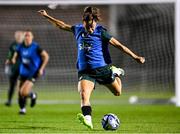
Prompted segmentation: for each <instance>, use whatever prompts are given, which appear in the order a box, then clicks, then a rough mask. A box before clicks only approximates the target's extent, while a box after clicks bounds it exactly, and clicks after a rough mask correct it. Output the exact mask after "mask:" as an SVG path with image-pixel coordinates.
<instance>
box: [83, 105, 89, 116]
mask: <svg viewBox="0 0 180 134" xmlns="http://www.w3.org/2000/svg"><path fill="white" fill-rule="evenodd" d="M81 110H82V113H83V115H84V116H86V115H91V112H92V109H91V106H82V107H81Z"/></svg>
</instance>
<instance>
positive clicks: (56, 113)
mask: <svg viewBox="0 0 180 134" xmlns="http://www.w3.org/2000/svg"><path fill="white" fill-rule="evenodd" d="M37 87H38V86H37ZM6 88H7V87H2V88H1V89H3V90H1V91H0V99H1V100H0V133H75V134H78V133H86V134H87V133H94V134H98V133H102V134H104V133H180V108H177V107H175V106H174V105H129V104H128V99H129V97H130V96H131V95H137V96H138V97H139V98H142V99H144V98H145V99H169V98H170V97H172V96H174V94H173V92H159V93H158V92H143V91H141V92H137V91H133V92H128V91H126V89H124V90H123V94H122V96H120V97H114V96H113V95H112V94H111V93H110V92H109V91H108V90H107V89H106V88H104V87H100V88H99V87H98V88H97V89H96V90H95V92H94V93H93V95H92V98H91V100H92V101H91V102H92V108H93V123H94V130H88V129H87V128H85V127H84V126H82V125H81V124H80V123H79V122H78V121H77V119H76V114H77V113H79V112H80V105H79V102H80V99H79V94H78V93H77V90H76V87H74V88H69V87H65V86H64V87H63V86H61V87H54V86H52V87H49V86H47V87H41V88H36V89H34V90H36V91H37V92H38V101H39V103H38V104H37V106H36V107H35V108H30V107H29V106H27V114H26V115H25V116H20V115H18V111H19V108H18V105H17V104H16V99H17V93H16V95H15V96H14V103H13V105H12V107H5V106H4V105H3V104H2V103H4V102H5V99H6V94H7V93H6V92H7V91H6V90H5V89H6ZM50 89H51V90H50ZM69 89H72V90H69ZM73 89H74V90H73ZM43 100H46V101H53V100H55V101H57V102H58V104H51V105H50V104H42V103H40V102H43ZM64 103H67V104H64ZM107 113H114V114H116V115H117V116H118V117H119V118H120V121H121V126H120V128H119V129H118V130H117V131H105V130H103V129H102V127H101V118H102V116H103V115H104V114H107Z"/></svg>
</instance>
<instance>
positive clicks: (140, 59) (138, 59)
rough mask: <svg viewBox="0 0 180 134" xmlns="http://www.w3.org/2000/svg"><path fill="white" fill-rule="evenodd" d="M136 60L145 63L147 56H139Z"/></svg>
mask: <svg viewBox="0 0 180 134" xmlns="http://www.w3.org/2000/svg"><path fill="white" fill-rule="evenodd" d="M136 61H137V62H139V63H142V64H143V63H144V62H145V58H144V57H140V56H139V57H137V58H136Z"/></svg>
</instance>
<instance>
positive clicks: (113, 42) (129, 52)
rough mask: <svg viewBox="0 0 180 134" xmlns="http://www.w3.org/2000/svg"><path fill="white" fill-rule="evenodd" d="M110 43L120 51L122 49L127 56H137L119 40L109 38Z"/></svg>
mask: <svg viewBox="0 0 180 134" xmlns="http://www.w3.org/2000/svg"><path fill="white" fill-rule="evenodd" d="M110 43H111V44H112V45H113V46H114V47H116V48H118V49H120V50H121V51H123V52H125V53H126V54H128V55H129V56H131V57H132V58H134V59H136V58H137V57H138V56H137V55H136V54H135V53H133V52H132V51H131V50H130V49H129V48H127V47H126V46H124V45H122V44H121V43H120V42H119V41H117V40H116V39H114V38H113V39H111V40H110Z"/></svg>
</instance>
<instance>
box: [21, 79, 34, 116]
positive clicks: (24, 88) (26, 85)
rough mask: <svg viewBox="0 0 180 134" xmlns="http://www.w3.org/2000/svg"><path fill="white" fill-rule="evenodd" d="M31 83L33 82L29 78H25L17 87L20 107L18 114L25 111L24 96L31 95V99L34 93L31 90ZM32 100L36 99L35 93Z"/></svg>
mask: <svg viewBox="0 0 180 134" xmlns="http://www.w3.org/2000/svg"><path fill="white" fill-rule="evenodd" d="M33 85H34V84H33V82H32V81H30V80H25V81H24V82H23V83H21V84H20V89H19V105H20V108H21V109H20V114H25V112H26V110H25V105H26V98H27V97H31V99H32V97H33V95H35V94H34V93H32V92H31V89H32V87H33ZM32 100H33V99H32ZM32 100H31V101H32ZM34 100H36V95H35V97H34ZM34 104H35V103H34ZM31 107H32V102H31Z"/></svg>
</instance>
